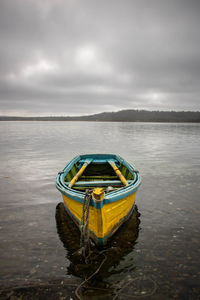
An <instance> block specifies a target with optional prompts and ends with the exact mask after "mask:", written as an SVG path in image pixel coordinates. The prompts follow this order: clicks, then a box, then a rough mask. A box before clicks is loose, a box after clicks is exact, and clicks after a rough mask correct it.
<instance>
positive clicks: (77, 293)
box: [75, 254, 107, 300]
mask: <svg viewBox="0 0 200 300" xmlns="http://www.w3.org/2000/svg"><path fill="white" fill-rule="evenodd" d="M103 255H104V254H103ZM106 259H107V256H105V255H104V259H103V260H102V261H101V263H100V265H99V267H98V268H97V269H96V271H95V272H94V273H93V274H92V275H90V276H89V277H88V278H86V279H85V280H84V281H82V282H81V284H80V285H79V286H78V287H77V288H76V290H75V295H76V297H77V298H78V299H79V300H83V299H82V298H81V296H80V295H79V289H80V288H81V287H82V286H83V285H84V284H85V283H86V282H88V281H89V280H90V279H91V278H92V277H94V275H96V274H97V273H98V272H99V271H100V269H101V267H102V266H103V264H104V262H105V261H106Z"/></svg>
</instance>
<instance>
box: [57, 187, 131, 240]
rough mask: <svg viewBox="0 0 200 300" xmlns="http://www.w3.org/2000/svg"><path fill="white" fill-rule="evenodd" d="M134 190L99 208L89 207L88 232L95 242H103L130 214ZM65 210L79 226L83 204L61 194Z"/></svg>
mask: <svg viewBox="0 0 200 300" xmlns="http://www.w3.org/2000/svg"><path fill="white" fill-rule="evenodd" d="M135 195H136V192H134V193H132V194H131V195H129V196H126V197H125V198H123V199H120V200H117V201H114V202H111V203H106V204H104V205H103V206H102V207H101V208H96V207H94V206H90V207H89V226H88V227H89V234H90V237H91V238H92V239H93V240H94V241H95V242H96V243H97V244H105V243H106V242H107V240H108V238H109V237H111V236H112V235H113V234H114V233H115V231H116V230H117V229H118V228H119V227H120V226H121V225H122V223H123V222H125V221H126V220H127V219H128V217H129V216H130V215H131V213H132V211H133V208H134V203H135ZM62 197H63V201H64V204H65V208H66V211H67V212H68V213H69V215H70V216H71V217H72V219H73V220H74V221H75V223H76V224H77V225H78V226H79V225H80V223H81V218H82V209H83V204H82V203H81V202H79V201H76V200H74V199H71V198H69V197H67V196H66V195H64V194H62Z"/></svg>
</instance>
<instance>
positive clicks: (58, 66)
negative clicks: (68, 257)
mask: <svg viewBox="0 0 200 300" xmlns="http://www.w3.org/2000/svg"><path fill="white" fill-rule="evenodd" d="M127 108H128V109H148V110H185V111H186V110H200V0H196V1H195V0H187V1H186V0H167V1H166V0H14V1H13V0H0V114H1V115H3V114H4V115H80V114H92V113H98V112H103V111H117V110H120V109H127Z"/></svg>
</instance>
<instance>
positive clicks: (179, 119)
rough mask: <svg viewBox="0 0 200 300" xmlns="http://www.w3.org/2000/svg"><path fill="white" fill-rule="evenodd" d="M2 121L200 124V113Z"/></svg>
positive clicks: (134, 113)
mask: <svg viewBox="0 0 200 300" xmlns="http://www.w3.org/2000/svg"><path fill="white" fill-rule="evenodd" d="M0 121H82V122H156V123H200V111H147V110H121V111H118V112H103V113H99V114H94V115H87V116H75V117H70V116H62V117H61V116H47V117H39V116H35V117H22V116H19V117H18V116H0Z"/></svg>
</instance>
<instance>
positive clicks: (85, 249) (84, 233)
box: [80, 190, 92, 263]
mask: <svg viewBox="0 0 200 300" xmlns="http://www.w3.org/2000/svg"><path fill="white" fill-rule="evenodd" d="M91 198H92V190H86V193H85V197H84V200H83V211H82V219H81V226H80V229H81V237H80V247H81V254H82V257H83V259H84V261H85V262H86V263H87V257H88V256H89V252H90V240H89V230H88V224H89V213H90V200H91Z"/></svg>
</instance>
